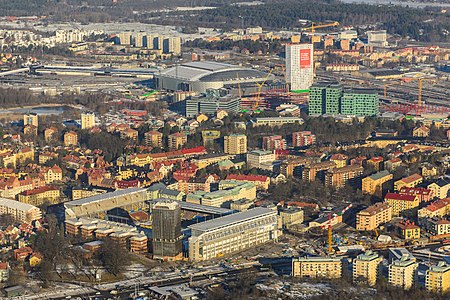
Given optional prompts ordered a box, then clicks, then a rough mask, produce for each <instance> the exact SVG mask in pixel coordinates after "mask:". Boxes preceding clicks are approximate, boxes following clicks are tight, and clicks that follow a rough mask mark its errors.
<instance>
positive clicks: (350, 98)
mask: <svg viewBox="0 0 450 300" xmlns="http://www.w3.org/2000/svg"><path fill="white" fill-rule="evenodd" d="M378 103H379V98H378V94H377V93H376V92H375V91H372V90H343V88H342V86H341V85H338V84H314V85H312V86H311V89H310V94H309V105H308V108H309V115H311V116H320V115H324V114H327V115H338V114H342V115H354V116H376V115H378Z"/></svg>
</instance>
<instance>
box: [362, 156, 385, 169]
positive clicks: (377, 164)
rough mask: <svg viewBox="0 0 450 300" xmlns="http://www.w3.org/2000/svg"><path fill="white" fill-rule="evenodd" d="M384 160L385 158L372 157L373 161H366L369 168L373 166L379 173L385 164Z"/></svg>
mask: <svg viewBox="0 0 450 300" xmlns="http://www.w3.org/2000/svg"><path fill="white" fill-rule="evenodd" d="M383 160H384V159H383V157H381V156H375V157H372V158H371V159H368V160H367V161H366V163H367V165H368V166H372V167H373V169H374V170H375V171H377V172H378V171H380V168H381V164H382V163H383Z"/></svg>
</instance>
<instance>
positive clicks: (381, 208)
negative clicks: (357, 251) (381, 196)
mask: <svg viewBox="0 0 450 300" xmlns="http://www.w3.org/2000/svg"><path fill="white" fill-rule="evenodd" d="M390 220H392V207H390V206H389V204H388V203H385V202H378V203H375V204H374V205H372V206H369V207H368V208H366V209H363V210H362V211H360V212H358V213H357V214H356V229H357V230H374V229H375V228H377V227H378V226H380V225H381V224H384V223H387V222H389V221H390Z"/></svg>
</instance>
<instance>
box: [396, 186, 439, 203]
mask: <svg viewBox="0 0 450 300" xmlns="http://www.w3.org/2000/svg"><path fill="white" fill-rule="evenodd" d="M399 194H402V195H412V196H417V197H419V201H420V203H422V202H430V201H431V200H432V199H433V197H434V196H433V195H434V194H433V191H432V190H430V189H426V188H421V187H414V188H410V187H402V188H401V189H400V191H399Z"/></svg>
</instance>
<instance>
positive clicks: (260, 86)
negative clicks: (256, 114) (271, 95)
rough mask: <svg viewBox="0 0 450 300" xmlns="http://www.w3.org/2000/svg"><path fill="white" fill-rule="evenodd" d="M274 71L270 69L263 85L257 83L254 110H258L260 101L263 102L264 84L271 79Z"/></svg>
mask: <svg viewBox="0 0 450 300" xmlns="http://www.w3.org/2000/svg"><path fill="white" fill-rule="evenodd" d="M272 72H273V69H270V71H269V73H268V74H267V76H266V78H264V80H263V81H262V82H261V83H258V82H257V83H256V85H257V86H258V91H257V93H256V101H255V102H254V103H253V110H255V109H257V108H258V106H259V101H260V100H261V92H262V88H263V86H264V84H266V81H267V79H269V77H270V75H272Z"/></svg>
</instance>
